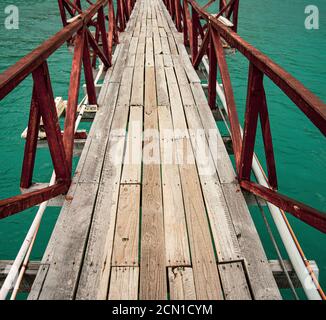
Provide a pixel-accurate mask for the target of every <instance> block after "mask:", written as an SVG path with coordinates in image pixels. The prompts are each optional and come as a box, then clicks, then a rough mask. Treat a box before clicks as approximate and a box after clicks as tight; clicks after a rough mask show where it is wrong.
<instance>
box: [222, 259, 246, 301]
mask: <svg viewBox="0 0 326 320" xmlns="http://www.w3.org/2000/svg"><path fill="white" fill-rule="evenodd" d="M218 269H219V272H220V277H221V282H222V287H223V293H224V297H225V300H251V294H250V290H249V286H248V283H247V279H246V275H245V272H244V270H243V267H242V263H241V262H233V263H225V264H220V265H218Z"/></svg>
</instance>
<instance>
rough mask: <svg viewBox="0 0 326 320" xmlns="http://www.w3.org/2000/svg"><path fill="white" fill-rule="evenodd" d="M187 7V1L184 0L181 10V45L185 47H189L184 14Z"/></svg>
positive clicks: (186, 21)
mask: <svg viewBox="0 0 326 320" xmlns="http://www.w3.org/2000/svg"><path fill="white" fill-rule="evenodd" d="M187 6H188V3H187V1H186V0H185V1H184V3H183V10H182V20H183V43H184V45H185V46H189V37H188V20H187V14H186V7H187Z"/></svg>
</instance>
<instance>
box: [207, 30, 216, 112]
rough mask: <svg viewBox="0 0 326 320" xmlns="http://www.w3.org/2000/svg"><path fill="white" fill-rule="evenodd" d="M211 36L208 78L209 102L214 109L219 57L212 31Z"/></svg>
mask: <svg viewBox="0 0 326 320" xmlns="http://www.w3.org/2000/svg"><path fill="white" fill-rule="evenodd" d="M207 32H209V33H210V37H209V39H210V40H209V49H208V50H209V54H208V57H209V79H208V104H209V106H210V108H211V109H212V110H213V109H215V108H216V77H217V59H216V53H215V50H214V44H213V40H212V35H211V31H210V30H209V31H207Z"/></svg>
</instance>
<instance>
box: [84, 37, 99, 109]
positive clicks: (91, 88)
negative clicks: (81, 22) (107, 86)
mask: <svg viewBox="0 0 326 320" xmlns="http://www.w3.org/2000/svg"><path fill="white" fill-rule="evenodd" d="M84 41H85V43H84V52H83V64H84V74H85V81H86V90H87V95H88V104H92V105H95V104H97V98H96V90H95V85H94V77H93V68H92V65H91V58H90V54H89V46H88V39H87V37H85V39H84Z"/></svg>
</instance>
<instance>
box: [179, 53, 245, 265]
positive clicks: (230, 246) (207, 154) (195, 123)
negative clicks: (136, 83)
mask: <svg viewBox="0 0 326 320" xmlns="http://www.w3.org/2000/svg"><path fill="white" fill-rule="evenodd" d="M178 61H179V60H178V59H176V60H175V61H174V64H175V72H176V76H177V80H178V84H179V89H180V94H181V98H182V100H183V104H184V110H185V115H186V119H187V124H188V127H189V130H190V139H191V142H192V146H193V150H194V155H195V158H196V164H197V169H198V173H199V177H200V182H201V188H202V190H203V195H204V199H205V204H206V210H207V214H208V217H209V221H210V227H211V231H212V235H213V238H214V244H215V250H216V254H217V257H218V261H219V262H223V261H224V262H226V261H234V260H240V259H241V252H240V247H239V244H238V241H237V238H236V233H235V230H234V226H233V223H232V219H231V216H230V213H229V210H228V207H227V205H226V202H225V199H224V195H223V192H222V188H221V186H220V181H219V177H218V175H217V172H216V168H215V165H214V162H213V158H212V154H211V150H210V148H209V144H208V141H207V139H206V135H205V130H204V128H203V126H202V122H201V119H200V117H199V114H198V110H197V107H196V105H195V101H194V98H193V95H192V91H191V88H190V84H189V82H188V80H187V77H186V74H185V71H184V69H183V67H182V65H181V64H179V63H178ZM201 90H202V89H201ZM214 130H216V131H217V129H216V128H215V129H214Z"/></svg>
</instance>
